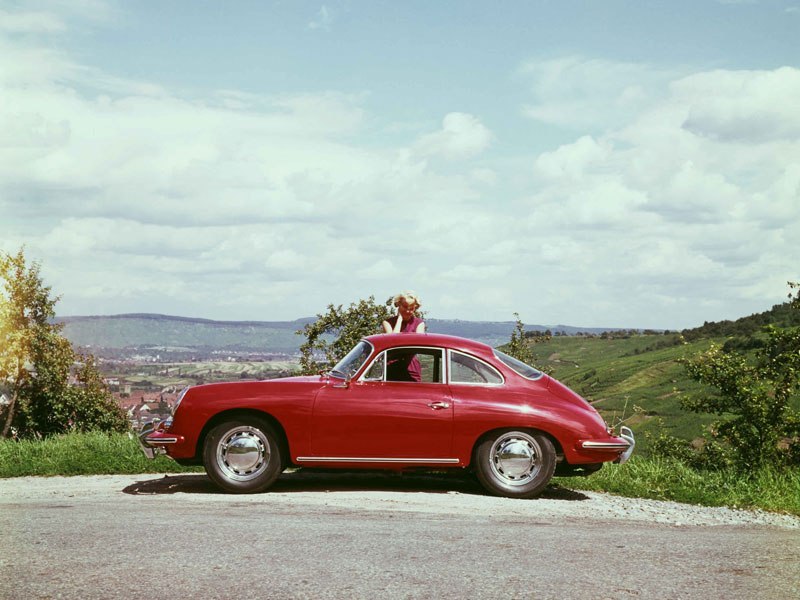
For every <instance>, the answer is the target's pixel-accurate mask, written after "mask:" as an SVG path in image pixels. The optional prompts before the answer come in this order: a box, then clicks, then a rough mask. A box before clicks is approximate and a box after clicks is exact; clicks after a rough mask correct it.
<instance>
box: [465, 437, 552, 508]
mask: <svg viewBox="0 0 800 600" xmlns="http://www.w3.org/2000/svg"><path fill="white" fill-rule="evenodd" d="M555 468H556V451H555V448H554V447H553V442H551V441H550V439H549V438H548V437H547V436H546V435H544V434H542V433H536V432H530V431H520V430H513V429H512V430H504V431H500V432H494V433H492V434H490V435H488V436H486V437H485V438H484V439H483V440H481V442H480V443H479V444H478V446H477V448H476V450H475V473H476V475H477V476H478V480H479V481H480V482H481V484H482V485H483V487H484V488H486V490H488V491H489V492H491V493H492V494H495V495H497V496H505V497H507V498H533V497H534V496H537V495H538V494H539V493H541V492H542V490H544V488H545V487H546V486H547V484H548V483H549V481H550V479H551V478H552V477H553V472H554V471H555Z"/></svg>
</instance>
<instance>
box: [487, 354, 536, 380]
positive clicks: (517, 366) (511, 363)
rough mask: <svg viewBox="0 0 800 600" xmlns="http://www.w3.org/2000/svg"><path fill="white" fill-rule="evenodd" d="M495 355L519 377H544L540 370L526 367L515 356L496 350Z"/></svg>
mask: <svg viewBox="0 0 800 600" xmlns="http://www.w3.org/2000/svg"><path fill="white" fill-rule="evenodd" d="M494 355H495V356H496V357H497V358H499V359H500V360H502V361H503V362H504V363H505V364H506V366H508V367H510V368H511V369H512V370H514V371H516V372H517V373H518V374H519V375H522V376H523V377H525V378H526V379H539V378H540V377H541V376H542V375H543V373H542V372H541V371H540V370H539V369H534V368H533V367H532V366H530V365H526V364H525V363H524V362H522V361H521V360H517V359H516V358H514V357H513V356H509V355H508V354H506V353H505V352H500V350H495V351H494Z"/></svg>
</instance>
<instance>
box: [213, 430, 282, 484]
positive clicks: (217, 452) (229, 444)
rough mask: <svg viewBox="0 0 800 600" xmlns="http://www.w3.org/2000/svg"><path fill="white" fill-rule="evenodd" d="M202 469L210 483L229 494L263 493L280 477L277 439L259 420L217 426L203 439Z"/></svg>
mask: <svg viewBox="0 0 800 600" xmlns="http://www.w3.org/2000/svg"><path fill="white" fill-rule="evenodd" d="M203 465H204V466H205V468H206V473H208V476H209V477H210V478H211V480H212V481H213V482H214V483H216V484H217V485H218V486H219V487H221V488H223V489H224V490H227V491H229V492H235V493H242V494H243V493H253V492H262V491H264V490H266V489H267V488H268V487H269V486H270V485H272V484H273V483H274V482H275V480H276V479H277V478H278V476H279V475H280V474H281V471H282V469H281V450H280V444H278V436H277V435H276V434H275V430H274V429H273V428H272V427H271V426H270V425H269V423H267V422H265V421H262V420H260V419H251V420H243V419H237V420H232V421H226V422H224V423H220V424H219V425H217V426H216V427H214V428H213V429H212V430H211V431H210V432H209V433H208V436H206V440H205V444H204V446H203Z"/></svg>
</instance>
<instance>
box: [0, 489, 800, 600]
mask: <svg viewBox="0 0 800 600" xmlns="http://www.w3.org/2000/svg"><path fill="white" fill-rule="evenodd" d="M160 596H168V597H170V598H172V597H178V598H181V597H183V598H186V597H196V598H234V597H242V598H375V597H380V598H580V599H582V600H583V599H586V598H727V599H735V598H748V599H750V598H776V599H778V598H780V599H784V598H798V597H800V519H797V518H794V517H787V516H779V515H769V514H765V513H751V512H745V511H732V510H727V509H713V508H701V507H691V506H686V505H680V504H675V503H665V502H654V501H643V500H632V499H626V498H618V497H614V496H608V495H605V494H595V493H581V492H572V491H569V490H563V489H554V490H553V489H551V490H548V491H547V492H546V493H545V495H544V497H542V498H540V499H538V500H508V499H503V498H493V497H489V496H486V495H484V494H483V493H482V492H481V491H480V489H479V488H478V487H477V486H476V485H475V484H473V483H472V482H471V481H469V480H459V479H452V478H441V477H440V478H434V477H430V476H415V477H408V476H403V477H386V476H372V475H345V474H289V475H284V476H283V477H282V479H281V480H280V481H279V482H278V484H277V485H276V486H275V488H274V489H273V490H272V491H271V492H269V493H266V494H257V495H250V496H233V495H227V494H221V493H218V492H217V491H216V489H215V488H214V487H213V486H212V485H211V484H210V482H209V481H208V480H207V478H206V477H205V476H204V475H181V476H170V477H166V478H165V477H163V476H159V475H139V476H135V477H120V476H109V477H91V478H90V477H74V478H50V479H40V478H20V479H11V480H0V598H3V599H6V598H8V599H16V598H25V599H30V598H158V597H160Z"/></svg>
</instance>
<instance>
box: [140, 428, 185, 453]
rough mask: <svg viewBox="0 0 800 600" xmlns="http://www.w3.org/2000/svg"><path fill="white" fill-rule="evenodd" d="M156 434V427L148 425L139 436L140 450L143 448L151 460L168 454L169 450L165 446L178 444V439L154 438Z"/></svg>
mask: <svg viewBox="0 0 800 600" xmlns="http://www.w3.org/2000/svg"><path fill="white" fill-rule="evenodd" d="M155 432H156V426H155V425H153V423H148V424H147V425H145V426H144V427H142V430H141V431H140V432H139V435H138V436H137V437H138V439H139V448H141V450H142V452H143V453H144V455H145V456H146V457H147V458H149V459H151V460H152V459H154V458H155V457H156V456H161V455H163V454H166V453H167V449H166V448H164V446H165V445H168V444H176V443H178V438H177V437H170V436H153V433H155Z"/></svg>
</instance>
